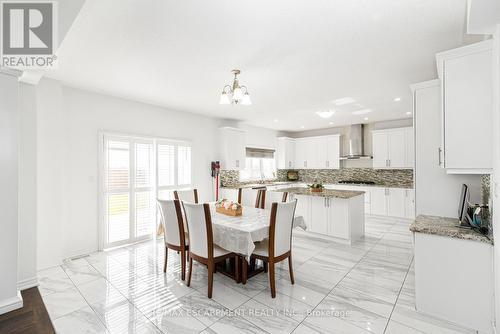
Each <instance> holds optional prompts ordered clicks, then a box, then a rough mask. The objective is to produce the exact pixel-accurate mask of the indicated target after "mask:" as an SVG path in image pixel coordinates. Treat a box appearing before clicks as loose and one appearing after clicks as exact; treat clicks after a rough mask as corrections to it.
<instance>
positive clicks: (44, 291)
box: [37, 266, 74, 296]
mask: <svg viewBox="0 0 500 334" xmlns="http://www.w3.org/2000/svg"><path fill="white" fill-rule="evenodd" d="M37 276H38V284H39V286H38V289H39V290H40V294H41V295H42V296H45V295H48V294H51V293H54V292H61V291H64V290H67V289H69V288H72V287H73V286H74V284H73V282H72V281H71V280H70V279H69V277H68V275H67V274H66V272H65V271H64V270H63V269H62V268H61V267H59V266H58V267H54V268H50V269H46V270H42V271H39V272H38V274H37Z"/></svg>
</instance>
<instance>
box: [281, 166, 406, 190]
mask: <svg viewBox="0 0 500 334" xmlns="http://www.w3.org/2000/svg"><path fill="white" fill-rule="evenodd" d="M286 172H287V170H285V169H279V170H278V180H280V181H286ZM298 172H299V181H303V182H314V181H318V182H322V183H338V182H339V181H345V180H356V181H370V182H375V184H378V185H383V186H392V187H402V188H411V187H413V170H411V169H373V168H340V169H298Z"/></svg>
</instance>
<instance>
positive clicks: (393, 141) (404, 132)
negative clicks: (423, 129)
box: [372, 127, 414, 169]
mask: <svg viewBox="0 0 500 334" xmlns="http://www.w3.org/2000/svg"><path fill="white" fill-rule="evenodd" d="M411 133H413V131H412V128H411V127H405V128H396V129H384V130H374V131H373V132H372V145H373V168H380V169H391V168H413V151H414V148H413V147H414V144H413V135H412V134H411Z"/></svg>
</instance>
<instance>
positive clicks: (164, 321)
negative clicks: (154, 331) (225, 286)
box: [146, 302, 207, 334]
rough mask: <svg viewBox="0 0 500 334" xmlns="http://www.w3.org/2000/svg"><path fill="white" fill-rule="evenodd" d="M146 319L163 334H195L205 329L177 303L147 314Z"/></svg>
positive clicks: (204, 326) (203, 325)
mask: <svg viewBox="0 0 500 334" xmlns="http://www.w3.org/2000/svg"><path fill="white" fill-rule="evenodd" d="M146 317H147V318H148V319H149V320H151V321H152V322H153V323H154V324H155V325H156V326H157V327H158V328H159V329H160V330H161V331H162V332H163V333H165V334H191V333H192V334H195V333H199V332H201V331H203V330H204V329H205V328H206V327H207V326H206V325H205V324H203V323H202V322H200V321H199V320H197V319H196V317H194V316H193V315H191V314H190V312H188V311H187V310H185V309H184V308H182V305H181V304H180V303H177V302H173V303H170V304H167V305H164V306H162V307H160V308H157V309H155V310H153V311H151V312H148V313H147V314H146Z"/></svg>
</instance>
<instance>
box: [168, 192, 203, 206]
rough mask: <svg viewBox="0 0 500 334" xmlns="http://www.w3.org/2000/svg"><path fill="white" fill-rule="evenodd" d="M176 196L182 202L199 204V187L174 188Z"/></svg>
mask: <svg viewBox="0 0 500 334" xmlns="http://www.w3.org/2000/svg"><path fill="white" fill-rule="evenodd" d="M174 198H175V199H178V200H179V201H181V202H189V203H196V204H198V189H193V190H174Z"/></svg>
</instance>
